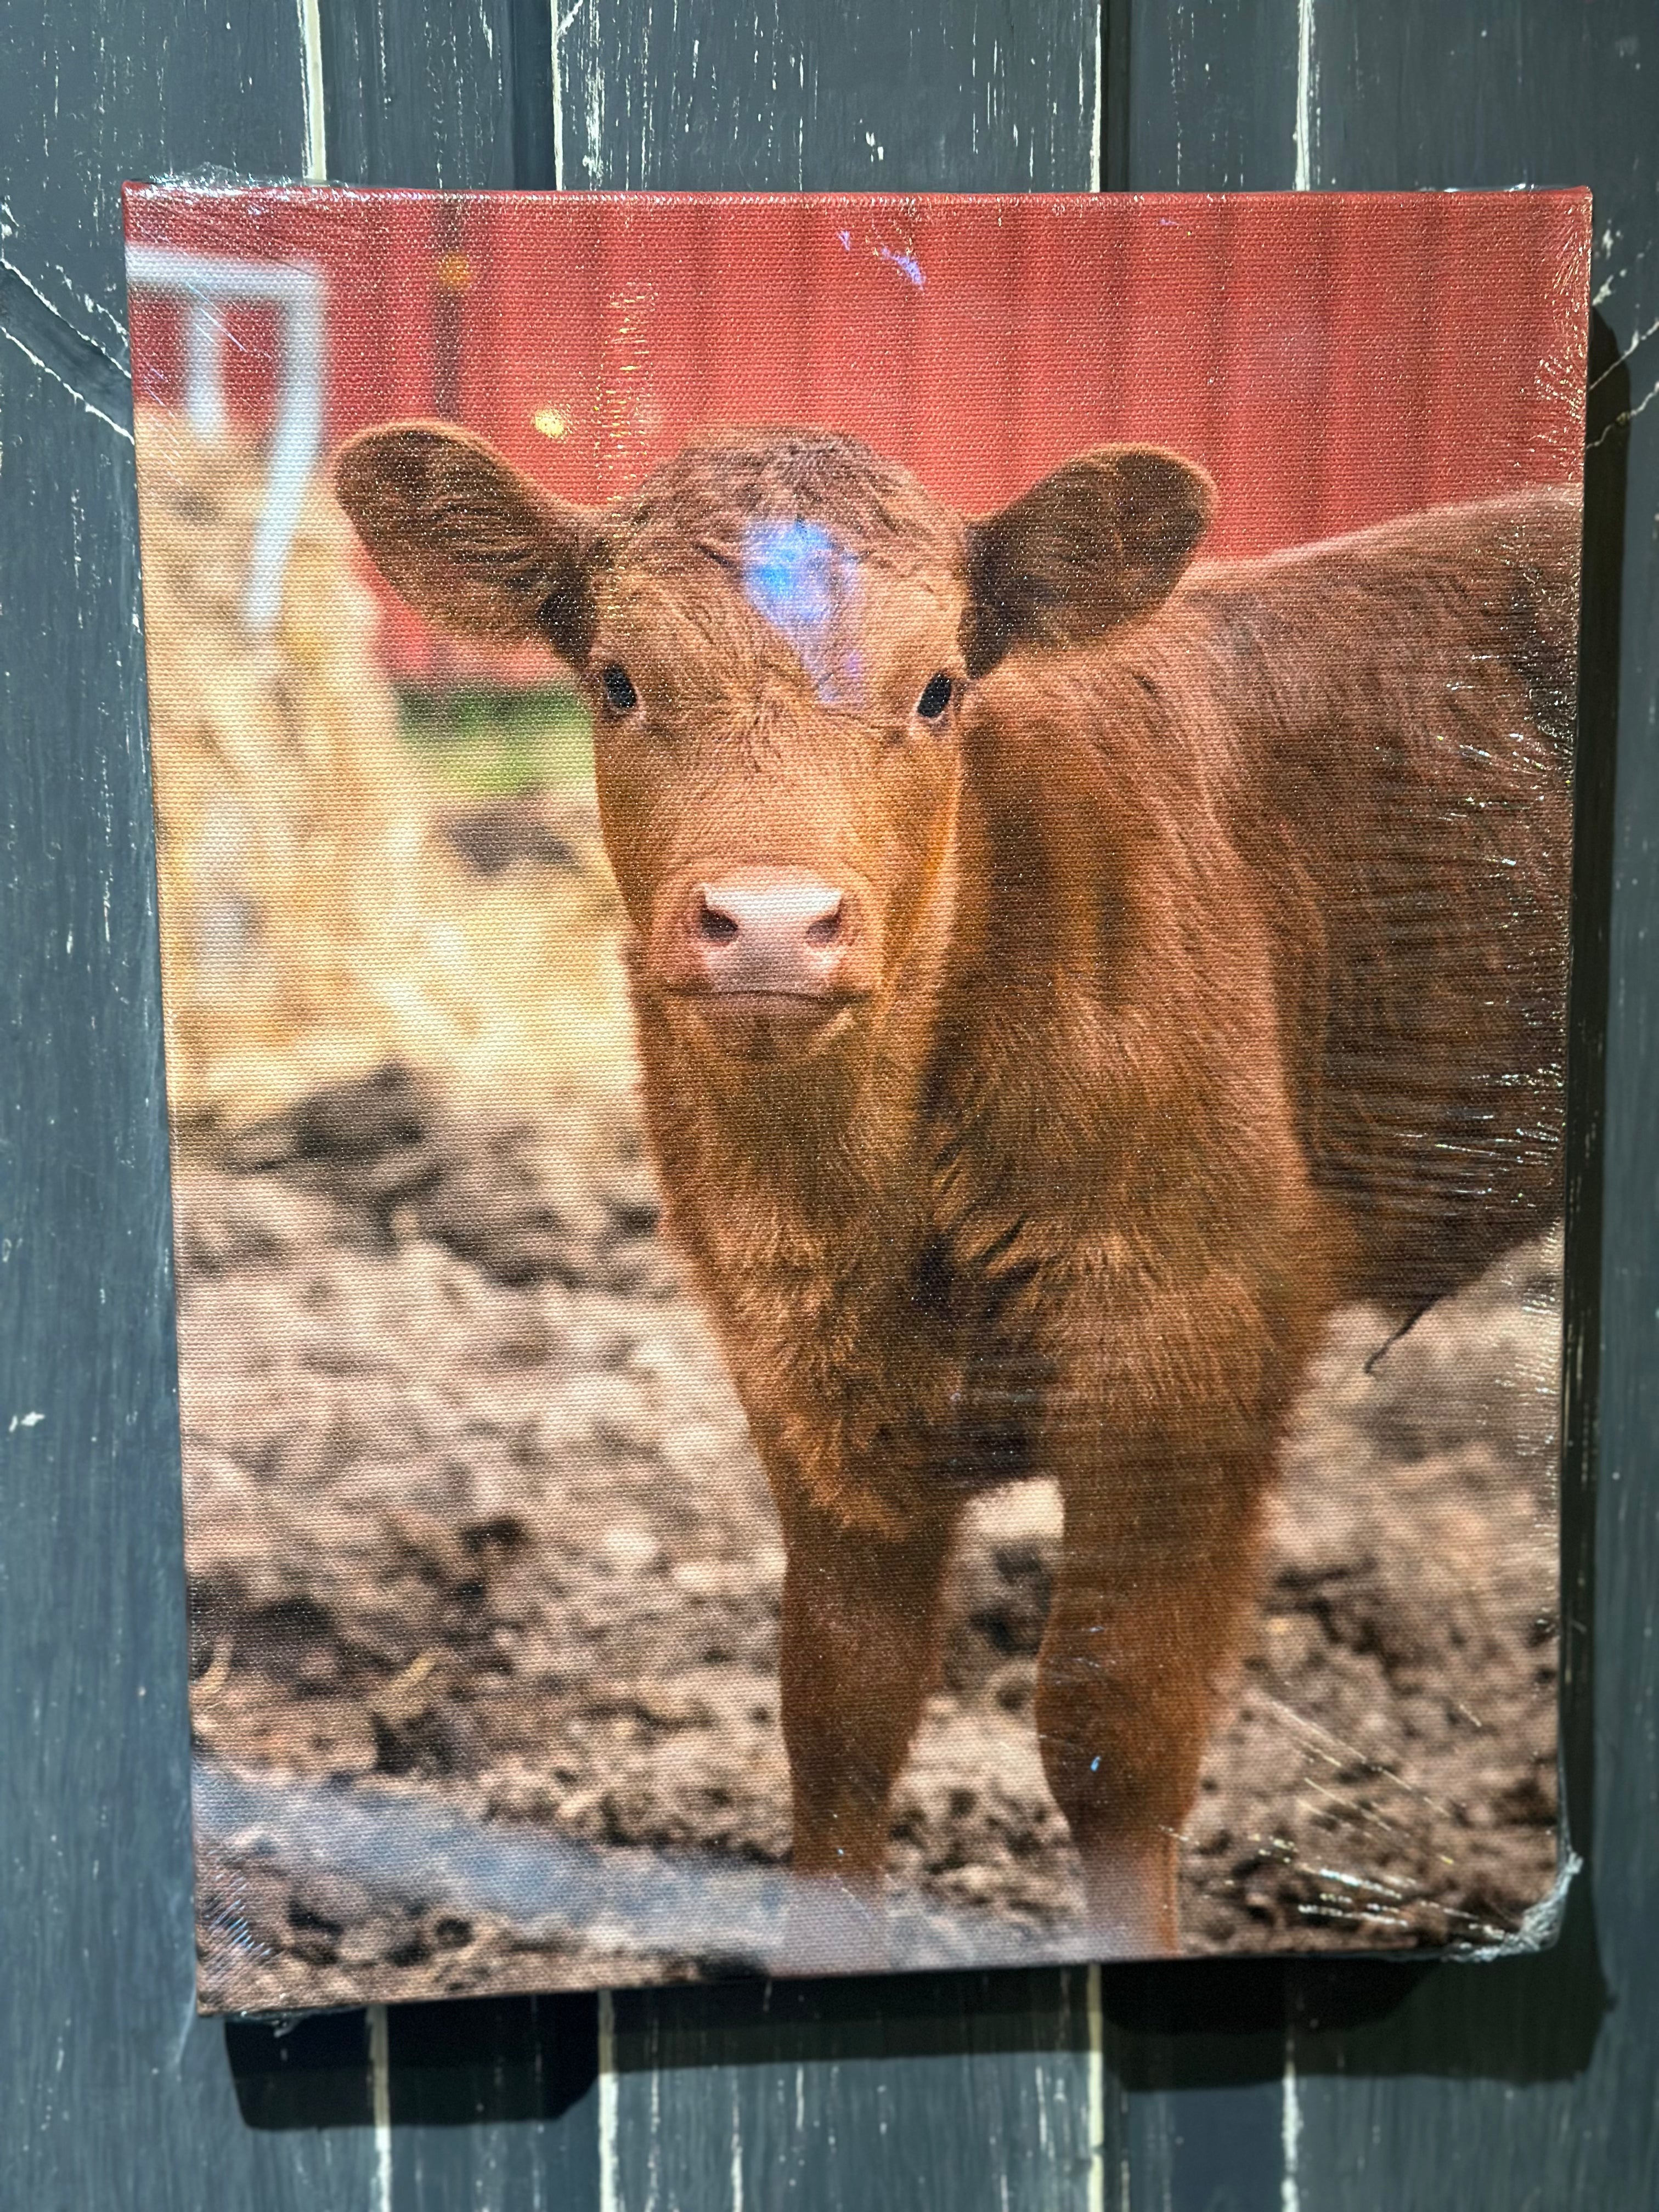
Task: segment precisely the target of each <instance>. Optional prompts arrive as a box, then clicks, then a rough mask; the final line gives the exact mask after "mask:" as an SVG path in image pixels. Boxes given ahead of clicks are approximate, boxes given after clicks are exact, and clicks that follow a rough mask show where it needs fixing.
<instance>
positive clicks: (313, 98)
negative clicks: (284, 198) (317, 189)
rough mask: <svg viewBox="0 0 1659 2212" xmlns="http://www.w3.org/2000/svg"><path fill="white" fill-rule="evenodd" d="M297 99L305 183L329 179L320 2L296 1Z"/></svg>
mask: <svg viewBox="0 0 1659 2212" xmlns="http://www.w3.org/2000/svg"><path fill="white" fill-rule="evenodd" d="M299 6H300V98H301V103H302V106H303V110H304V114H303V124H304V130H305V141H306V155H305V162H306V171H305V173H306V182H307V184H308V185H320V184H325V183H326V182H327V179H328V126H327V122H326V118H325V116H324V113H323V0H299Z"/></svg>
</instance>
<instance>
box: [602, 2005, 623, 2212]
mask: <svg viewBox="0 0 1659 2212" xmlns="http://www.w3.org/2000/svg"><path fill="white" fill-rule="evenodd" d="M617 2148H618V2146H617V2008H616V1999H615V1998H614V1997H613V1996H611V1992H610V1990H600V1991H599V2212H618V2206H619V2203H620V2192H619V2191H618V2190H617Z"/></svg>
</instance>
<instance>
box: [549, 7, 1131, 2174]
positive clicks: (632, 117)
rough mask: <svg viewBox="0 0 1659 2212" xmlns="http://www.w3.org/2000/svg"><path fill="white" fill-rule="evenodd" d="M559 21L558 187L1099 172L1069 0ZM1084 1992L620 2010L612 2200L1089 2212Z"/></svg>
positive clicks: (1087, 60) (1037, 1987)
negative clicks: (1012, 4)
mask: <svg viewBox="0 0 1659 2212" xmlns="http://www.w3.org/2000/svg"><path fill="white" fill-rule="evenodd" d="M561 21H562V25H563V30H562V38H561V41H560V45H559V48H558V55H557V78H558V86H559V95H560V129H561V134H562V149H563V161H562V167H561V171H560V173H561V178H562V180H563V181H564V182H566V183H567V184H569V185H588V186H593V187H603V188H605V189H611V190H614V189H620V188H623V187H629V188H636V187H652V188H660V189H676V188H679V189H699V190H703V189H727V190H737V189H745V190H763V189H764V190H780V189H790V188H797V187H802V188H805V189H807V190H826V191H842V190H844V191H871V190H884V191H927V190H941V189H956V190H972V191H994V190H1000V191H1009V190H1019V189H1021V188H1028V187H1035V188H1036V189H1041V190H1048V191H1057V190H1066V191H1079V190H1087V189H1088V188H1089V186H1090V185H1091V184H1094V183H1097V182H1098V176H1099V167H1098V164H1099V155H1098V147H1099V131H1100V88H1099V85H1098V82H1097V72H1098V70H1099V66H1100V46H1099V40H1100V30H1101V24H1100V18H1099V15H1098V13H1097V9H1095V8H1094V7H1093V6H1091V5H1089V4H1086V0H1033V4H1030V5H1026V6H1023V7H1021V8H1020V9H1018V10H1017V11H1012V13H1011V11H1009V10H1008V9H1006V8H1002V7H993V6H989V5H983V4H981V0H953V4H951V5H948V6H945V7H939V6H937V5H932V6H930V5H925V4H923V0H898V4H893V0H854V5H853V6H851V7H850V8H849V9H837V10H832V9H827V8H824V7H823V6H822V5H818V4H814V0H771V4H769V6H768V7H766V8H765V9H762V10H759V11H745V12H742V13H739V12H738V11H731V10H725V9H715V8H705V7H693V8H680V9H660V8H655V7H653V6H652V5H651V4H650V0H626V4H616V0H609V3H608V4H601V0H576V4H574V6H572V7H570V8H568V9H566V10H562V11H561ZM1086 1990H1087V1978H1086V1977H1085V1975H1084V1974H1083V1973H1082V1972H1073V1973H1071V1974H1064V1973H1059V1972H1055V1973H1048V1974H1030V1975H1018V1976H1012V1977H992V1976H976V1977H964V1978H952V1979H951V1980H948V1981H939V1982H932V1983H930V1982H926V1981H919V1980H913V1979H908V1978H907V1979H904V1980H894V1981H888V1982H883V1983H849V1984H833V1983H831V1984H821V1985H818V1986H816V1987H815V1986H811V1985H800V1986H792V1987H785V1986H782V1985H779V1986H777V1987H775V1988H772V1989H769V1990H683V1991H673V1992H664V1993H659V1994H646V1995H640V1996H628V1997H623V1998H619V1999H617V2001H616V2003H615V2008H614V2015H613V2017H614V2034H613V2035H612V2036H611V2038H608V2039H607V2042H608V2045H609V2054H608V2055H609V2057H611V2062H612V2063H611V2069H610V2070H609V2072H608V2076H607V2081H606V2085H605V2086H606V2095H607V2099H608V2100H611V2112H612V2114H613V2121H614V2124H613V2125H611V2127H609V2128H607V2130H606V2144H607V2149H608V2153H609V2163H608V2166H607V2170H606V2173H605V2186H606V2188H607V2190H608V2191H610V2192H611V2194H610V2197H609V2201H610V2202H611V2203H614V2204H615V2205H616V2207H617V2212H647V2208H648V2212H667V2208H669V2207H686V2208H690V2207H696V2208H698V2212H702V2208H703V2207H705V2206H731V2207H732V2208H733V2212H742V2208H743V2207H744V2206H745V2205H751V2206H752V2205H758V2204H769V2203H777V2202H779V2201H781V2199H782V2198H783V2197H785V2196H786V2195H787V2199H788V2201H789V2202H790V2203H794V2204H799V2205H800V2206H801V2207H803V2208H809V2207H818V2206H823V2207H831V2206H834V2207H840V2206H843V2205H845V2206H847V2207H848V2208H852V2207H858V2208H860V2212H862V2208H864V2207H865V2206H871V2207H885V2206H892V2207H894V2208H899V2207H902V2208H904V2212H969V2208H977V2207H980V2206H984V2207H986V2208H987V2212H989V2208H991V2207H993V2206H998V2207H1001V2206H1018V2207H1020V2208H1024V2207H1027V2206H1032V2207H1036V2206H1042V2207H1044V2208H1050V2207H1052V2208H1054V2212H1071V2208H1077V2212H1081V2208H1083V2207H1084V2206H1085V2205H1087V2204H1089V2203H1091V2195H1090V2191H1091V2172H1092V2156H1091V2154H1092V2150H1093V2144H1092V2141H1091V2138H1092V2134H1093V2123H1092V2122H1091V2094H1094V2093H1096V2092H1097V2087H1098V2082H1097V2076H1095V2075H1091V2062H1090V2056H1089V2021H1088V2004H1087V1997H1086ZM1112 2155H1113V2157H1114V2158H1115V2151H1114V2153H1113V2154H1112ZM1093 2201H1099V2200H1098V2199H1096V2200H1093Z"/></svg>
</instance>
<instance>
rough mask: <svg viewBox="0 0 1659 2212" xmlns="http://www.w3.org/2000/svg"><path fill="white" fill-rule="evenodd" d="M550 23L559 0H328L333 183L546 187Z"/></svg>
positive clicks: (327, 96)
mask: <svg viewBox="0 0 1659 2212" xmlns="http://www.w3.org/2000/svg"><path fill="white" fill-rule="evenodd" d="M552 20H553V19H552V0H472V4H471V5H468V4H464V0H441V3H440V4H435V5H433V6H429V7H417V8H411V7H404V6H399V5H398V4H397V0H320V5H319V28H320V31H321V49H322V68H323V108H324V117H325V137H326V141H327V158H328V174H329V176H330V177H331V179H335V180H337V182H339V183H341V184H349V185H406V186H414V185H430V186H434V187H436V188H437V189H439V190H441V191H463V190H466V189H468V188H472V189H483V188H495V189H497V190H500V189H505V188H507V187H509V186H514V185H516V186H518V187H519V188H520V189H521V190H526V191H537V190H544V189H547V188H550V186H551V185H553V183H554V181H555V173H554V118H553V47H552Z"/></svg>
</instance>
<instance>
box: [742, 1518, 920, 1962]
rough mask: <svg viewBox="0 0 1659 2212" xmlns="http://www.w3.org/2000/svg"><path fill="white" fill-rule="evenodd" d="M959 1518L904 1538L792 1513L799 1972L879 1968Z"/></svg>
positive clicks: (786, 1678) (902, 1531) (789, 1657)
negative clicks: (885, 1909)
mask: <svg viewBox="0 0 1659 2212" xmlns="http://www.w3.org/2000/svg"><path fill="white" fill-rule="evenodd" d="M954 1518H955V1516H954V1515H953V1514H950V1513H940V1512H938V1511H936V1510H929V1511H927V1512H926V1513H925V1514H924V1515H923V1516H921V1517H919V1518H918V1519H916V1520H915V1521H914V1522H909V1523H908V1524H905V1525H903V1526H902V1528H899V1529H898V1530H897V1531H896V1533H891V1534H871V1533H870V1532H869V1531H868V1530H866V1529H863V1528H850V1529H849V1528H848V1527H846V1525H845V1524H844V1523H843V1522H841V1521H840V1520H839V1519H838V1518H836V1516H833V1515H829V1514H825V1513H824V1512H823V1511H821V1510H818V1509H816V1508H811V1507H805V1506H797V1507H794V1508H793V1509H792V1508H791V1507H790V1506H789V1505H788V1504H784V1507H783V1511H782V1520H783V1534H784V1543H785V1547H786V1552H787V1569H786V1571H785V1575H784V1585H783V1621H782V1632H781V1650H780V1662H781V1667H780V1671H781V1689H782V1718H783V1735H784V1742H785V1745H786V1747H787V1750H788V1753H789V1775H790V1786H791V1796H792V1799H793V1814H794V1842H793V1855H792V1864H793V1871H794V1873H795V1875H796V1876H797V1877H799V1881H798V1883H797V1886H796V1899H795V1903H794V1905H793V1909H792V1913H791V1923H790V1937H789V1954H790V1958H789V1963H790V1964H791V1965H793V1966H796V1967H797V1968H798V1969H799V1971H803V1972H805V1971H808V1970H810V1969H811V1968H812V1967H814V1966H823V1967H837V1968H840V1969H841V1970H842V1971H846V1970H847V1969H848V1967H849V1966H872V1965H877V1964H879V1963H880V1950H881V1936H880V1911H879V1900H880V1893H881V1884H882V1873H883V1866H884V1860H885V1857H886V1850H887V1829H888V1820H889V1812H890V1805H891V1801H892V1791H893V1784H894V1782H895V1781H896V1778H897V1776H898V1772H899V1769H900V1768H901V1766H902V1765H903V1763H904V1759H905V1754H906V1753H908V1750H909V1747H910V1741H911V1738H912V1737H913V1736H914V1735H915V1729H916V1723H917V1722H918V1721H919V1720H920V1718H921V1710H922V1706H923V1704H924V1702H925V1701H926V1699H927V1693H928V1691H929V1690H930V1688H931V1687H932V1686H933V1679H934V1675H935V1672H936V1669H937V1665H938V1656H939V1589H940V1584H941V1583H942V1581H943V1577H944V1572H945V1562H946V1559H948V1557H949V1553H950V1546H951V1532H952V1526H953V1522H954Z"/></svg>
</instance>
